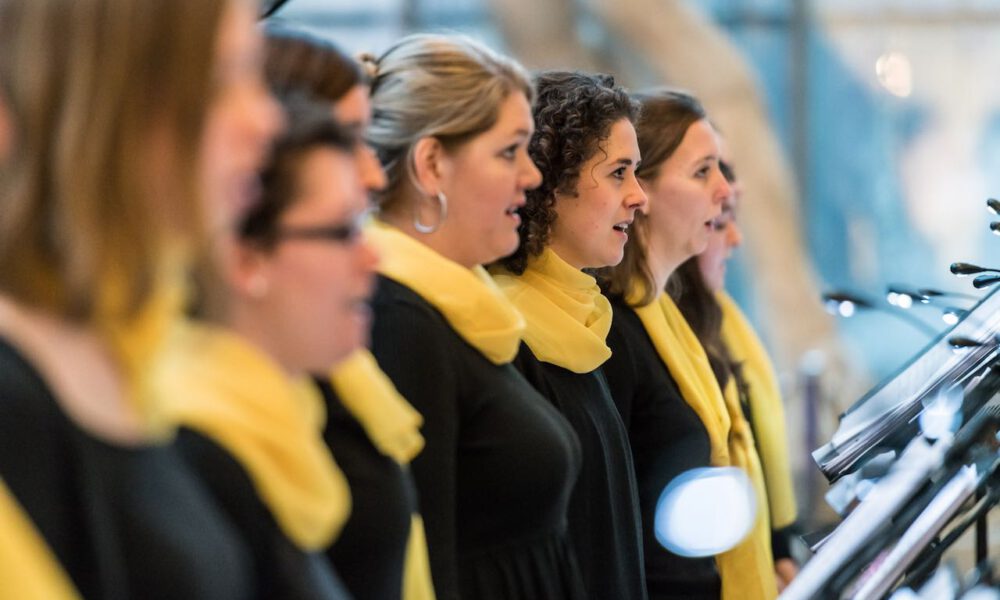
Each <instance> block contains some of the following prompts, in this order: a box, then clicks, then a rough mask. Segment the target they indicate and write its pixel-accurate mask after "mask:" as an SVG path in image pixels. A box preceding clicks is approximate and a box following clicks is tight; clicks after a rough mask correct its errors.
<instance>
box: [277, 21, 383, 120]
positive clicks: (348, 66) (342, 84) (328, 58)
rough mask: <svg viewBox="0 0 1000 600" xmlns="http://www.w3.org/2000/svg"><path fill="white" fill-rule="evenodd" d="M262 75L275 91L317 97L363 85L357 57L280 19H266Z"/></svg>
mask: <svg viewBox="0 0 1000 600" xmlns="http://www.w3.org/2000/svg"><path fill="white" fill-rule="evenodd" d="M264 33H265V36H266V41H267V58H266V61H265V68H264V71H265V75H266V77H267V82H268V84H269V85H270V86H271V89H272V90H273V91H274V92H275V93H276V94H278V95H284V94H289V93H292V92H294V91H305V92H308V93H309V94H312V95H313V96H315V97H316V98H317V99H319V100H326V101H329V102H336V101H338V100H340V99H341V98H342V97H343V96H344V95H345V94H347V93H348V92H350V91H351V90H352V89H353V88H354V87H355V86H358V85H367V84H368V83H369V81H368V77H367V76H366V75H365V73H364V71H363V70H362V68H361V65H360V64H359V63H358V61H356V60H354V59H353V58H351V57H350V56H348V55H347V54H344V52H343V51H341V50H340V48H338V47H337V46H336V45H334V44H333V43H331V42H328V41H326V40H324V39H321V38H319V37H317V36H314V35H310V34H309V33H308V32H306V31H304V30H302V29H300V28H297V27H294V26H291V25H288V24H285V23H282V22H281V21H277V22H268V24H267V25H266V26H265V29H264Z"/></svg>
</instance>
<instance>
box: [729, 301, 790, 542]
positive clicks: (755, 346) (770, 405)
mask: <svg viewBox="0 0 1000 600" xmlns="http://www.w3.org/2000/svg"><path fill="white" fill-rule="evenodd" d="M716 299H717V300H718V302H719V306H720V307H722V339H723V341H724V342H725V344H726V347H727V348H728V349H729V353H730V355H731V356H732V358H733V360H735V361H737V362H739V363H742V365H743V373H742V374H743V379H744V381H745V382H746V384H747V387H748V389H749V400H750V416H751V418H752V419H753V431H754V433H756V437H757V449H758V450H759V452H760V459H761V462H762V463H763V467H764V480H765V482H766V483H767V498H768V501H769V502H770V508H771V526H772V527H774V528H775V529H781V528H783V527H788V526H789V525H791V524H792V523H794V522H795V519H796V517H797V509H796V504H795V491H794V488H793V486H792V476H791V468H790V467H789V462H788V441H787V440H788V438H787V434H786V431H785V409H784V406H783V405H782V403H781V389H780V387H779V386H778V377H777V375H775V372H774V366H773V365H772V364H771V359H770V358H768V355H767V351H766V350H765V349H764V344H763V343H761V341H760V338H759V337H757V333H756V332H755V331H754V329H753V326H752V325H750V322H749V321H748V320H747V318H746V316H745V315H744V314H743V311H741V310H740V309H739V307H738V306H737V305H736V303H735V302H733V299H732V298H730V297H729V295H727V294H726V293H725V292H719V293H718V294H716Z"/></svg>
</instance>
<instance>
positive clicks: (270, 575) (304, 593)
mask: <svg viewBox="0 0 1000 600" xmlns="http://www.w3.org/2000/svg"><path fill="white" fill-rule="evenodd" d="M177 445H178V446H179V447H180V449H181V452H182V453H183V454H184V457H185V458H186V459H187V460H188V462H189V463H190V464H191V465H192V466H193V467H194V469H195V470H196V471H197V472H198V474H199V475H201V477H202V479H203V480H204V481H205V483H206V484H208V487H209V488H210V489H211V491H212V492H213V494H214V495H215V498H216V500H217V501H218V502H219V505H220V506H221V507H222V509H223V510H224V511H225V512H226V513H227V514H228V515H229V517H230V518H231V520H232V522H233V523H234V524H235V525H236V527H237V528H238V530H239V532H240V533H241V534H242V536H243V540H244V542H245V543H246V545H247V546H248V547H249V548H250V551H251V553H252V558H253V569H254V573H255V575H256V579H255V581H254V591H255V592H256V595H255V596H254V597H255V598H260V599H262V600H263V599H269V598H282V599H283V600H285V599H287V600H347V599H349V598H350V597H351V596H350V594H348V593H347V591H346V590H345V589H344V586H343V584H342V583H340V580H339V579H338V577H337V575H336V574H334V572H333V569H332V567H331V566H330V563H329V561H328V560H326V557H324V556H323V555H322V554H321V553H318V552H304V551H303V550H302V549H300V548H299V547H298V546H296V545H295V544H294V543H293V542H292V541H291V540H290V539H288V536H286V535H285V533H284V532H283V531H282V530H281V528H280V526H279V525H278V522H277V521H275V519H274V516H273V515H272V514H271V511H270V510H269V509H268V507H267V505H265V504H264V502H263V501H262V500H261V499H260V496H259V495H258V494H257V490H256V488H254V485H253V481H252V480H251V479H250V476H249V474H248V473H247V472H246V470H244V468H243V466H242V465H241V464H240V463H239V462H237V460H236V459H235V458H234V457H233V456H232V455H231V454H229V452H227V451H226V450H225V449H224V448H223V447H222V446H219V445H218V444H217V443H216V442H215V441H214V440H212V439H211V438H209V437H207V436H205V435H202V434H201V433H200V432H197V431H194V430H192V429H188V428H182V429H181V430H180V431H179V432H178V435H177Z"/></svg>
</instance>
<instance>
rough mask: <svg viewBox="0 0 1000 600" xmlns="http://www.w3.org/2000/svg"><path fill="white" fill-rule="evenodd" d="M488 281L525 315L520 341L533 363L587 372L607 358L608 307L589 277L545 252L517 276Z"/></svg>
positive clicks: (508, 274)
mask: <svg viewBox="0 0 1000 600" xmlns="http://www.w3.org/2000/svg"><path fill="white" fill-rule="evenodd" d="M493 278H494V279H495V280H496V282H497V285H498V286H500V289H501V290H503V292H504V293H505V294H506V295H507V298H508V299H510V301H511V302H512V303H513V304H514V306H515V307H516V308H517V309H518V310H519V311H521V314H522V315H523V316H524V320H525V322H526V323H527V328H526V329H525V331H524V342H525V343H526V344H527V345H528V347H529V348H531V352H532V354H534V355H535V357H536V358H538V360H540V361H542V362H547V363H551V364H554V365H558V366H560V367H562V368H564V369H568V370H570V371H573V372H574V373H589V372H591V371H593V370H594V369H597V368H598V367H600V366H601V365H602V364H604V362H605V361H607V360H608V359H609V358H611V349H610V348H608V345H607V343H606V340H607V338H608V331H609V330H610V329H611V303H610V302H608V299H607V298H605V297H604V295H603V294H601V290H600V288H599V287H597V281H596V280H595V279H594V278H593V277H591V276H590V275H587V274H586V273H584V272H583V271H581V270H579V269H577V268H575V267H573V266H572V265H570V264H569V263H567V262H566V261H564V260H563V259H561V258H559V256H558V255H557V254H556V253H555V252H553V251H552V250H551V249H549V248H546V249H545V250H544V251H543V252H542V254H541V255H540V256H538V257H534V258H532V259H530V260H529V261H528V266H527V268H526V269H525V270H524V273H522V274H521V275H514V274H513V273H511V272H510V271H506V270H497V271H496V272H495V273H494V274H493Z"/></svg>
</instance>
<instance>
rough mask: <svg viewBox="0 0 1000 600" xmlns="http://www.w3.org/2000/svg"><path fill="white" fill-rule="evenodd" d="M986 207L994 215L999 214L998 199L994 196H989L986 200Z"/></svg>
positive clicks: (999, 201)
mask: <svg viewBox="0 0 1000 600" xmlns="http://www.w3.org/2000/svg"><path fill="white" fill-rule="evenodd" d="M986 208H988V209H989V210H990V212H991V213H993V214H995V215H1000V200H997V199H996V198H990V199H989V200H987V201H986Z"/></svg>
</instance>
